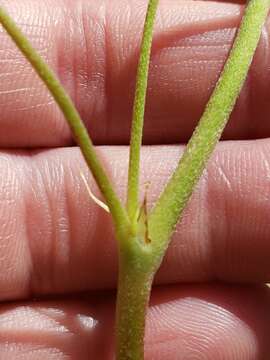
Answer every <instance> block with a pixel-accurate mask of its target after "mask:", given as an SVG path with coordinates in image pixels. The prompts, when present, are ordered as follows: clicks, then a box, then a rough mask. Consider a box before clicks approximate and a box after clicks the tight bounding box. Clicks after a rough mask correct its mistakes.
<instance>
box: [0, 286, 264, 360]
mask: <svg viewBox="0 0 270 360" xmlns="http://www.w3.org/2000/svg"><path fill="white" fill-rule="evenodd" d="M269 305H270V297H269V289H266V288H256V287H241V286H235V287H228V286H223V285H219V286H217V285H216V286H212V287H210V286H187V285H185V286H181V287H180V286H179V287H176V286H175V287H162V288H159V289H154V291H153V294H152V302H151V306H150V308H149V312H148V317H147V325H146V338H145V359H146V360H150V359H157V360H161V359H179V356H180V357H181V358H183V359H189V358H190V359H197V358H198V359H205V360H213V359H215V360H221V359H230V360H239V359H245V360H264V359H265V360H266V359H268V355H269V341H268V338H267V334H269V330H270V325H269V324H270V321H269V320H270V310H269V308H270V307H269ZM113 331H114V297H113V296H111V295H110V294H108V293H103V294H101V295H99V296H97V297H94V296H93V295H91V297H89V296H80V298H76V297H74V298H73V299H70V300H64V299H55V300H51V301H40V302H35V303H25V304H11V305H2V306H1V308H0V333H1V337H0V357H1V358H3V359H4V358H5V359H10V360H15V359H18V358H20V359H22V360H24V359H27V360H32V359H33V360H34V359H37V358H39V359H41V360H42V359H44V360H45V359H46V360H56V359H57V360H62V359H63V360H66V359H73V360H84V359H89V358H91V359H103V360H112V359H114V340H113V336H112V333H113ZM101 344H102V346H101Z"/></svg>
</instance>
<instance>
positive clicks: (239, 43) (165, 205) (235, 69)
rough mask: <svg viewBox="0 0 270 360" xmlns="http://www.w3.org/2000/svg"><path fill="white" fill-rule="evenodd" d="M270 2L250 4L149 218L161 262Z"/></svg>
mask: <svg viewBox="0 0 270 360" xmlns="http://www.w3.org/2000/svg"><path fill="white" fill-rule="evenodd" d="M269 7H270V0H251V1H250V2H249V4H248V5H247V7H246V10H245V14H244V17H243V19H242V23H241V25H240V29H239V31H238V34H237V37H236V40H235V42H234V45H233V48H232V50H231V53H230V56H229V58H228V60H227V62H226V64H225V67H224V70H223V72H222V74H221V77H220V79H219V81H218V83H217V85H216V88H215V90H214V92H213V94H212V96H211V98H210V100H209V102H208V104H207V106H206V109H205V111H204V114H203V115H202V118H201V120H200V122H199V125H198V126H197V128H196V130H195V131H194V133H193V135H192V138H191V140H190V141H189V143H188V145H187V147H186V150H185V152H184V155H183V156H182V158H181V159H180V161H179V164H178V167H177V169H176V171H175V172H174V174H173V176H172V177H171V179H170V181H169V182H168V184H167V186H166V188H165V190H164V191H163V193H162V195H161V196H160V198H159V200H158V201H157V203H156V205H155V207H154V209H153V210H152V212H151V213H150V215H149V219H148V224H149V234H150V238H151V240H152V243H153V248H154V252H156V254H157V255H158V257H159V259H160V260H161V258H162V257H163V254H164V252H165V250H166V247H167V246H168V243H169V239H170V236H171V234H172V232H173V230H174V227H175V225H176V223H177V221H178V220H179V217H180V216H181V214H182V211H183V209H184V208H185V206H186V204H187V202H188V200H189V198H190V196H191V194H192V192H193V190H194V187H195V185H196V184H197V182H198V180H199V178H200V176H201V174H202V172H203V170H204V168H205V166H206V163H207V160H208V159H209V157H210V155H211V154H212V152H213V150H214V147H215V145H216V144H217V142H218V140H219V138H220V136H221V133H222V131H223V129H224V127H225V125H226V123H227V121H228V118H229V116H230V113H231V111H232V109H233V106H234V104H235V102H236V99H237V97H238V94H239V92H240V90H241V88H242V85H243V83H244V80H245V78H246V76H247V72H248V69H249V66H250V64H251V61H252V58H253V55H254V52H255V49H256V47H257V44H258V41H259V38H260V34H261V29H262V26H263V24H264V22H265V19H266V16H267V14H268V11H269Z"/></svg>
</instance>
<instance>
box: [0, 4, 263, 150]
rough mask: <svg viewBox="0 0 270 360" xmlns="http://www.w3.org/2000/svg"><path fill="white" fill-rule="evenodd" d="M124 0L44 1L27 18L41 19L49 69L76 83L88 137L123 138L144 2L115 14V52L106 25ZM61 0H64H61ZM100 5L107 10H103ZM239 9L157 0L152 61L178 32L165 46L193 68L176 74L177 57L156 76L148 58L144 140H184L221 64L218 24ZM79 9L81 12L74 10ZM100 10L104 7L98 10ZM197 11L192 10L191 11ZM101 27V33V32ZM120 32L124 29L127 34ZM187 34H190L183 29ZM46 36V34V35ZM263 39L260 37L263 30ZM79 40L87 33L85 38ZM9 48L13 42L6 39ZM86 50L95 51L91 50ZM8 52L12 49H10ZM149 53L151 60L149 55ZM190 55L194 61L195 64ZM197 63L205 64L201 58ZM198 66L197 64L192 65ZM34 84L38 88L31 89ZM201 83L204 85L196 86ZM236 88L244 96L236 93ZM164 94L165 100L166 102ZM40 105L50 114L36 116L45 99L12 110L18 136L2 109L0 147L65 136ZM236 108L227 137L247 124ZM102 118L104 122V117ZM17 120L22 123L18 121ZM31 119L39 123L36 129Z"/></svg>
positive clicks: (230, 21) (229, 24) (225, 24)
mask: <svg viewBox="0 0 270 360" xmlns="http://www.w3.org/2000/svg"><path fill="white" fill-rule="evenodd" d="M28 1H29V3H28V6H26V7H24V8H23V9H22V8H21V7H20V6H21V5H20V3H16V2H15V0H13V2H12V3H5V2H4V4H5V5H7V8H8V9H10V10H12V5H13V4H15V3H16V6H17V7H19V8H20V12H21V13H22V16H23V13H24V11H25V8H28V7H29V8H30V9H31V8H32V7H30V5H29V4H32V3H31V1H34V0H28ZM50 1H51V2H50V4H51V3H53V0H50ZM114 1H116V0H114ZM125 1H127V0H121V2H120V3H119V6H117V7H114V6H113V4H112V3H111V2H110V3H108V2H107V1H105V0H103V1H101V0H100V1H98V2H96V3H95V5H94V6H91V7H90V6H87V5H89V4H88V3H86V1H85V0H84V1H83V0H80V1H79V2H76V3H74V2H68V6H66V7H65V6H64V7H63V9H65V10H62V11H61V7H60V5H61V3H60V4H58V6H56V7H51V9H52V8H53V9H54V11H53V13H52V10H48V7H45V8H44V9H43V10H44V11H43V18H44V19H45V20H42V21H39V20H35V23H34V24H35V25H36V26H37V24H40V23H41V24H43V23H46V24H47V33H46V34H47V35H46V36H45V34H44V35H43V33H42V31H44V30H42V31H41V30H40V31H41V33H42V35H41V38H42V39H43V40H41V38H40V39H39V41H38V44H37V47H39V48H42V49H47V51H46V52H47V57H48V59H49V61H50V63H51V64H52V65H53V67H54V68H55V69H56V70H57V72H58V74H59V76H60V78H61V79H62V77H64V80H63V81H64V84H65V82H67V84H65V85H66V87H67V88H68V89H69V90H70V91H71V95H72V87H74V86H75V87H76V93H77V94H78V95H77V97H78V100H77V103H78V104H77V105H78V109H79V111H80V113H81V114H82V117H83V118H84V119H85V121H86V123H87V125H88V127H89V128H90V131H91V133H92V135H93V139H94V141H95V142H96V143H105V142H106V143H119V142H120V143H127V141H128V136H129V123H130V118H131V102H132V99H133V95H132V89H133V87H134V77H135V69H136V54H137V53H138V45H139V37H140V28H141V27H142V25H143V21H142V19H141V20H140V18H141V17H142V15H140V9H141V8H143V7H144V8H145V1H142V2H140V7H139V10H136V7H135V5H134V4H135V3H134V2H129V3H128V4H129V7H130V9H131V10H130V12H132V14H133V16H132V17H131V20H130V22H129V24H127V21H126V19H122V18H120V20H119V27H120V29H119V31H118V33H119V32H120V33H121V34H124V35H123V36H124V38H123V41H122V40H121V41H122V43H123V46H122V47H124V48H125V51H124V52H123V55H122V57H121V56H120V55H119V54H120V53H121V52H122V50H121V42H120V40H119V39H118V38H119V35H117V34H114V33H115V29H116V25H115V19H117V17H118V18H119V13H121V9H122V8H123V9H125V7H126V2H125ZM39 4H40V5H39V6H43V5H42V4H43V3H39ZM64 4H65V5H66V2H65V3H64ZM35 6H37V5H35ZM34 8H35V7H34ZM108 9H111V10H110V11H108ZM72 10H73V14H72V16H69V13H70V12H72ZM180 10H181V11H180ZM210 10H212V11H210ZM240 10H241V8H240V7H239V6H238V5H236V4H221V3H212V2H210V3H206V2H202V1H198V2H197V1H196V2H195V3H194V5H192V7H191V3H190V1H183V2H182V3H181V7H180V6H179V3H178V2H177V1H176V2H172V3H170V7H168V3H167V2H166V1H164V3H162V5H161V8H160V10H159V14H160V15H159V19H160V20H158V22H157V26H156V30H155V39H154V47H153V56H152V62H153V64H158V58H159V52H160V51H163V47H164V46H165V47H167V48H169V47H170V45H171V42H173V41H175V40H176V39H178V44H177V46H178V49H171V50H168V51H169V52H171V53H172V54H171V55H173V54H175V57H176V58H177V57H179V58H180V59H181V58H183V59H184V58H185V56H189V59H190V69H189V71H190V72H192V71H193V76H190V78H189V81H183V80H185V71H186V68H185V66H184V65H185V63H181V62H180V64H179V66H178V67H177V68H176V72H175V75H174V76H173V74H171V75H170V76H166V78H161V79H160V78H159V73H160V69H159V68H158V67H156V66H152V70H153V71H152V75H151V76H150V91H149V99H148V106H147V108H148V110H147V112H146V128H145V143H149V142H151V143H159V142H161V138H162V136H165V137H166V138H165V139H164V141H165V142H169V143H171V142H175V141H177V142H179V141H186V140H187V138H188V137H189V136H190V133H191V130H192V128H193V125H194V124H195V122H196V121H197V120H198V117H199V114H200V112H201V110H202V108H203V106H204V104H205V101H206V100H207V98H208V96H209V95H210V92H211V89H212V87H213V84H214V82H215V80H216V77H217V76H218V72H219V67H221V66H222V62H224V60H225V57H226V54H227V52H226V51H225V48H224V47H223V46H222V42H225V44H228V48H229V47H230V44H231V42H232V39H233V38H232V36H231V35H232V33H231V32H227V33H226V31H225V32H222V29H226V28H227V29H228V28H229V29H234V28H235V26H236V25H238V22H239V19H240ZM29 11H30V10H29ZM35 11H37V10H35ZM82 11H83V14H81V12H82ZM11 12H12V11H11ZM13 12H14V10H13ZM106 13H107V14H109V15H106ZM198 13H199V14H200V16H198ZM97 14H98V15H97ZM82 17H83V18H82ZM106 17H107V19H106ZM31 18H32V17H31ZM67 18H69V19H70V18H72V20H70V21H71V22H73V23H74V22H75V23H74V25H72V26H71V27H73V33H72V34H69V31H68V30H67V29H68V26H65V25H68V24H69V23H70V21H69V23H68V24H67V23H66V21H67V20H66V19H67ZM104 19H105V20H104ZM166 19H167V20H166ZM33 21H34V20H33ZM191 23H192V25H191ZM75 24H76V26H75ZM164 26H167V28H165V29H164ZM74 27H77V30H76V29H74ZM82 27H84V29H82ZM105 27H106V28H105ZM104 28H105V31H104ZM29 31H30V30H28V32H29ZM268 31H269V26H268V25H267V30H266V32H267V33H268ZM105 32H106V34H104V33H105ZM211 32H212V34H211ZM213 33H214V34H215V38H214V37H213V36H214V35H213ZM128 34H131V35H130V36H129V35H128ZM192 34H193V36H191V35H192ZM117 36H118V38H117ZM46 37H47V38H49V43H50V45H49V46H48V45H47V42H48V40H47V39H46ZM203 37H204V40H203V41H204V45H205V46H206V48H205V50H202V49H201V50H200V49H197V50H198V51H196V42H197V39H198V38H201V39H202V38H203ZM1 38H3V39H4V41H3V42H1V47H4V49H5V48H6V47H10V46H12V45H11V42H10V40H9V39H8V38H7V37H6V36H5V34H4V33H3V32H1ZM30 38H31V36H30ZM85 38H86V40H85ZM264 38H265V37H264ZM51 39H53V40H54V41H50V40H51ZM65 39H66V40H65ZM106 39H107V40H106ZM188 39H189V40H190V39H191V40H190V41H192V43H190V46H191V45H192V44H193V45H194V46H193V47H194V52H193V53H190V52H188V50H187V48H185V47H184V48H182V49H181V44H179V42H180V43H181V41H184V42H186V45H187V40H188ZM218 39H220V40H219V41H220V44H221V47H220V49H219V50H218V49H217V50H216V51H215V52H213V57H212V59H209V60H211V61H210V62H209V63H208V62H205V63H202V62H203V61H205V60H207V59H205V54H207V53H209V48H211V46H212V45H211V44H212V43H213V42H214V43H216V42H217V41H218ZM265 39H266V40H267V37H266V38H265ZM266 40H265V41H266ZM85 41H87V44H86V43H85ZM265 41H262V42H261V43H262V45H261V49H262V50H260V51H259V53H260V52H262V53H264V51H263V48H264V46H265V45H264V44H265ZM108 46H109V48H108ZM187 46H188V45H187ZM207 47H208V50H207ZM12 48H13V49H14V47H12ZM227 50H228V49H227ZM2 51H3V49H2ZM13 52H14V50H13ZM14 53H15V52H14ZM16 54H17V52H16ZM93 54H96V55H95V56H93ZM215 54H216V55H215ZM267 54H268V53H266V55H265V56H267ZM171 55H168V56H171ZM16 56H17V57H18V55H16ZM119 56H120V57H119ZM216 56H217V57H218V63H216V66H214V67H213V62H212V61H214V60H215V59H216ZM45 57H46V56H45ZM74 57H75V58H74ZM87 57H88V59H87ZM8 58H9V59H8V60H9V62H8V64H7V67H6V69H5V70H4V69H2V71H1V74H2V72H3V71H6V72H10V69H11V68H13V66H14V64H12V62H11V56H10V55H8ZM18 58H19V59H21V60H20V62H21V63H22V58H21V57H18ZM169 59H170V57H168V60H169ZM260 59H261V57H259V58H258V60H256V61H255V64H254V65H253V68H254V69H256V68H258V71H257V74H258V75H256V76H255V78H254V82H253V83H252V84H251V85H250V86H251V87H252V89H254V90H252V92H253V93H254V94H256V93H258V91H257V87H258V86H259V87H261V84H262V80H261V75H259V74H262V73H263V70H264V69H261V68H260V66H258V62H259V60H260ZM187 60H188V59H187V58H186V60H185V61H187ZM156 61H157V63H155V62H156ZM164 61H166V57H165V58H164ZM169 61H170V60H169ZM23 63H25V62H23ZM198 63H199V64H201V65H200V66H199V67H198ZM267 63H268V62H263V64H262V65H261V66H262V67H263V68H264V67H265V66H267ZM71 64H77V65H76V71H75V72H76V74H75V73H74V71H73V70H72V67H70V66H71ZM203 64H205V66H204V65H203ZM201 66H202V70H200V68H201ZM259 68H260V69H259ZM27 69H28V70H27ZM29 69H30V68H29V67H26V70H25V71H24V72H23V74H24V77H25V78H27V79H28V81H31V82H32V85H31V86H32V88H33V92H34V95H33V99H31V101H35V102H36V104H37V105H39V104H41V103H42V104H46V102H48V103H50V102H51V99H50V97H49V96H48V94H46V96H45V93H46V92H45V90H44V88H43V87H42V85H41V84H40V81H39V80H38V79H37V78H35V77H33V76H32V74H31V77H30V73H29ZM196 69H197V70H196ZM199 70H200V71H199ZM259 70H260V71H259ZM254 71H255V70H254ZM197 73H198V74H197ZM1 74H0V75H1ZM199 74H201V75H200V76H199V78H200V81H201V87H200V88H198V89H197V92H198V96H197V95H196V93H195V96H192V91H191V89H192V86H193V88H194V89H195V90H196V79H197V75H199ZM205 74H208V76H207V77H206V76H205ZM66 75H68V78H65V76H66ZM203 75H204V76H203ZM191 79H194V80H191ZM22 80H23V79H22V71H20V72H18V77H17V84H18V88H20V83H22ZM166 83H168V84H170V83H171V84H174V85H173V86H174V87H173V89H171V91H170V92H167V90H168V86H166ZM72 84H73V85H72ZM74 84H77V85H74ZM185 84H186V85H185ZM257 84H258V85H257ZM264 84H265V85H264V86H265V88H264V91H263V94H262V90H263V89H261V91H260V96H259V98H256V99H257V101H259V105H260V106H259V111H262V109H263V108H265V107H267V106H268V105H267V104H268V103H269V101H268V100H269V99H268V96H267V95H266V94H268V91H267V89H268V82H267V81H266V82H265V81H264ZM24 86H25V84H24ZM189 87H190V90H189ZM37 89H40V91H41V90H42V91H41V92H39V91H37ZM201 89H204V91H201ZM5 90H8V89H5ZM74 91H75V90H74ZM39 94H40V95H39ZM41 96H42V97H44V98H43V100H42V101H41V99H40V97H41ZM242 96H243V98H244V94H243V95H242ZM45 99H46V100H45ZM11 100H12V99H10V101H11ZM18 101H22V98H20V97H19V99H18ZM29 101H30V98H29ZM169 101H170V104H171V105H170V106H169ZM254 101H255V99H254ZM1 103H2V104H3V101H2V100H1V96H0V104H1ZM28 105H30V103H29V104H28ZM17 106H18V109H20V108H21V107H24V108H25V104H24V106H23V105H22V104H20V103H19V102H17ZM251 106H253V105H251ZM29 107H30V106H29ZM48 108H49V109H50V112H51V113H50V116H47V117H46V121H44V116H45V114H46V106H42V107H38V106H37V107H36V108H32V109H29V110H28V111H27V110H24V112H23V113H20V112H19V111H18V112H17V113H15V112H14V113H13V115H12V117H13V119H12V120H13V121H12V122H13V124H14V126H15V125H16V127H17V128H18V129H20V130H21V134H22V136H20V138H18V136H17V135H16V134H14V133H12V131H11V125H10V121H8V119H7V116H8V115H9V114H10V112H9V110H8V108H6V109H4V111H3V115H2V116H1V121H2V124H1V126H2V128H3V129H4V130H5V132H6V131H8V132H11V136H9V137H5V138H4V137H3V136H2V138H1V134H0V144H1V145H2V147H3V146H15V144H17V145H20V146H23V147H24V146H26V147H29V146H30V147H33V146H55V145H57V146H59V145H67V144H72V142H71V138H70V136H69V132H68V130H67V127H66V125H65V123H64V122H63V119H62V117H61V115H60V113H59V111H58V109H57V108H56V106H52V105H48ZM0 110H1V109H0ZM251 110H252V109H250V111H249V114H251V113H252V111H251ZM241 111H242V108H241V107H238V109H236V111H235V114H234V116H233V118H232V122H231V124H234V125H229V126H228V128H227V130H226V131H225V135H224V136H225V138H235V137H236V136H237V137H239V136H240V137H242V138H243V137H246V128H247V127H249V126H250V125H249V124H251V123H254V121H253V119H252V118H249V117H248V118H245V117H243V118H240V112H241ZM108 114H109V120H108ZM250 116H251V115H250ZM261 117H262V114H260V112H259V113H258V114H257V118H258V119H261ZM33 118H34V119H39V121H38V122H37V121H32V119H33ZM164 118H166V119H167V122H168V126H167V130H166V132H165V133H164V130H163V128H164V126H163V119H164ZM107 121H108V122H109V124H108V125H105V124H106V122H107ZM153 121H155V129H153V126H151V125H150V124H151V123H152V122H153ZM24 122H25V123H24ZM23 123H24V127H23V128H21V127H22V124H23ZM34 126H35V127H36V128H35V129H34V130H35V131H32V130H33V127H34ZM37 126H39V129H38V127H37ZM176 126H177V128H179V129H180V128H181V132H180V133H179V135H178V134H176V132H175V131H174V129H175V127H176ZM236 126H237V127H236ZM268 126H269V125H268V123H267V122H265V121H262V120H260V126H259V127H258V129H257V130H256V134H255V135H256V136H257V137H261V136H266V135H262V134H267V133H268V132H269V131H270V130H269V129H268V128H267V127H268ZM104 127H107V130H106V129H105V130H104ZM29 130H30V132H31V133H32V136H31V137H29ZM251 131H252V130H250V132H249V133H248V134H247V136H249V137H254V134H253V133H252V134H251ZM254 131H255V130H254ZM26 132H27V134H28V135H27V136H26V134H25V133H26ZM19 133H20V131H19ZM106 133H109V135H110V138H109V139H106V140H105V137H106V136H107V134H106ZM24 134H25V135H24Z"/></svg>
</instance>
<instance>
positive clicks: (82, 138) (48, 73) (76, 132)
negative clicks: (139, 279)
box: [0, 7, 129, 231]
mask: <svg viewBox="0 0 270 360" xmlns="http://www.w3.org/2000/svg"><path fill="white" fill-rule="evenodd" d="M0 23H1V24H2V26H3V27H4V28H5V30H6V31H7V33H8V34H9V35H10V37H11V38H12V40H13V41H14V42H15V44H16V45H17V47H18V48H19V49H20V50H21V52H22V53H23V54H24V56H25V57H26V59H27V60H28V61H29V62H30V63H31V65H32V66H33V68H34V69H35V71H36V73H37V74H38V75H39V77H40V78H41V80H43V82H44V84H45V85H46V86H47V88H48V90H49V91H50V93H51V94H52V96H53V97H54V99H55V101H56V103H57V104H58V105H59V107H60V109H61V110H62V113H63V114H64V116H65V119H66V121H67V123H68V124H69V127H70V129H71V131H72V134H73V136H74V139H75V140H76V142H77V143H78V145H79V146H80V149H81V151H82V153H83V156H84V158H85V161H86V163H87V165H88V166H89V168H90V170H91V172H92V174H93V176H94V178H95V180H96V183H97V185H98V187H99V189H100V191H101V193H102V195H103V196H104V198H105V201H106V202H107V205H108V206H109V208H110V212H111V214H112V217H113V219H114V222H115V226H116V228H117V229H118V231H122V230H121V229H122V228H127V227H129V220H128V217H127V213H126V210H125V209H124V208H123V206H122V204H121V202H120V200H119V198H118V196H117V195H116V193H115V191H114V189H113V186H112V183H111V181H110V180H109V178H108V176H107V175H106V173H105V171H104V168H103V166H102V165H101V163H100V161H99V159H98V157H97V154H96V151H95V149H94V146H93V143H92V141H91V139H90V137H89V135H88V132H87V130H86V128H85V126H84V124H83V122H82V120H81V118H80V115H79V113H78V111H77V110H76V108H75V106H74V105H73V103H72V101H71V99H70V97H69V96H68V94H67V93H66V91H65V90H64V88H63V86H62V85H61V83H60V82H59V81H58V79H57V77H56V75H55V74H54V73H53V71H52V70H51V69H50V67H49V66H48V65H47V64H46V63H45V62H44V61H43V59H42V58H41V56H40V55H39V54H38V53H37V51H36V50H35V49H34V48H33V47H32V45H31V44H30V42H29V41H28V39H27V38H26V37H25V36H24V35H23V33H22V32H21V30H20V29H19V28H18V27H17V25H16V24H15V22H14V21H13V20H12V19H11V18H10V16H9V15H8V14H7V13H6V12H5V11H4V9H3V8H2V7H0Z"/></svg>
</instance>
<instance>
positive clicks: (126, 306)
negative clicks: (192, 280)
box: [116, 255, 153, 360]
mask: <svg viewBox="0 0 270 360" xmlns="http://www.w3.org/2000/svg"><path fill="white" fill-rule="evenodd" d="M152 279H153V275H152V273H149V271H146V272H144V271H140V270H138V269H137V268H136V267H135V268H134V267H133V266H132V263H130V262H128V261H126V257H125V255H124V257H123V258H122V259H121V258H120V269H119V279H118V284H119V285H118V293H117V311H116V359H117V360H142V359H144V331H145V315H146V311H147V306H148V302H149V297H150V292H151V286H152Z"/></svg>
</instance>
